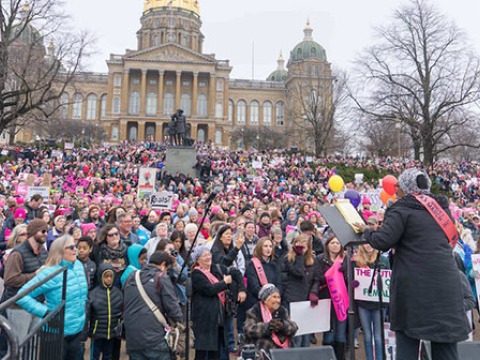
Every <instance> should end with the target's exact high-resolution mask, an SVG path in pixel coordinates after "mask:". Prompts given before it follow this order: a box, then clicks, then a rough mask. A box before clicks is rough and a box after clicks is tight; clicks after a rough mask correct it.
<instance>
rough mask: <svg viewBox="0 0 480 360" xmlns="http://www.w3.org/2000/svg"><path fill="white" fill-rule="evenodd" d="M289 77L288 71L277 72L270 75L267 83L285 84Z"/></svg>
mask: <svg viewBox="0 0 480 360" xmlns="http://www.w3.org/2000/svg"><path fill="white" fill-rule="evenodd" d="M287 76H288V71H287V70H275V71H274V72H272V73H271V74H270V75H268V78H267V81H277V82H284V81H285V80H287Z"/></svg>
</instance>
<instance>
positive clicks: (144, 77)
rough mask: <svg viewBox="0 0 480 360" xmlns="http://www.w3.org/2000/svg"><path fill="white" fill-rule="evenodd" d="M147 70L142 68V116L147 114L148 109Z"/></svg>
mask: <svg viewBox="0 0 480 360" xmlns="http://www.w3.org/2000/svg"><path fill="white" fill-rule="evenodd" d="M147 71H148V70H145V69H142V80H141V83H140V116H146V111H147Z"/></svg>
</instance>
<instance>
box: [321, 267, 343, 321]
mask: <svg viewBox="0 0 480 360" xmlns="http://www.w3.org/2000/svg"><path fill="white" fill-rule="evenodd" d="M341 266H342V261H341V260H336V261H335V262H334V263H333V265H332V266H331V267H330V269H328V270H327V272H326V273H325V278H326V279H327V285H328V289H329V290H330V296H331V298H332V306H333V308H334V309H335V314H337V318H338V320H339V321H345V320H347V311H348V305H349V303H348V291H347V286H346V285H345V279H344V277H343V272H342V270H341V269H340V268H341Z"/></svg>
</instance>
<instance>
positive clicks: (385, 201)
mask: <svg viewBox="0 0 480 360" xmlns="http://www.w3.org/2000/svg"><path fill="white" fill-rule="evenodd" d="M380 200H382V203H383V205H388V200H392V201H393V202H395V201H397V195H395V194H393V195H390V194H388V193H387V192H386V191H385V190H382V192H381V193H380Z"/></svg>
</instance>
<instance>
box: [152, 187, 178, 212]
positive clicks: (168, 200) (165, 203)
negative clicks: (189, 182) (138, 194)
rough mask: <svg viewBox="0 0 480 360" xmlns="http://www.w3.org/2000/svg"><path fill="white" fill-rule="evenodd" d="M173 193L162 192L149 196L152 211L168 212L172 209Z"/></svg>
mask: <svg viewBox="0 0 480 360" xmlns="http://www.w3.org/2000/svg"><path fill="white" fill-rule="evenodd" d="M172 202H173V192H169V191H162V192H158V193H153V194H152V195H151V196H150V205H151V206H152V209H159V210H170V209H172Z"/></svg>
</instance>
